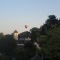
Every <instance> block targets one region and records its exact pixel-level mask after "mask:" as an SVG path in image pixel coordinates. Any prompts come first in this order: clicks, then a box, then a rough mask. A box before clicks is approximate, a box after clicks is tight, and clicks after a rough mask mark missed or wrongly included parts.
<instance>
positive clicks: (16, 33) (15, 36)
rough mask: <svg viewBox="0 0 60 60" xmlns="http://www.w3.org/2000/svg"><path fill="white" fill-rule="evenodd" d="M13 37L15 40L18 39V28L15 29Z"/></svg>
mask: <svg viewBox="0 0 60 60" xmlns="http://www.w3.org/2000/svg"><path fill="white" fill-rule="evenodd" d="M13 38H14V39H15V40H18V31H17V30H15V31H14V32H13Z"/></svg>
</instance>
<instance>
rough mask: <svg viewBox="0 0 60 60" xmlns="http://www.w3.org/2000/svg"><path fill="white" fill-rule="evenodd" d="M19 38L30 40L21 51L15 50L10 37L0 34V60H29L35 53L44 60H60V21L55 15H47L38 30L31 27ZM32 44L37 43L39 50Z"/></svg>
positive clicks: (15, 47)
mask: <svg viewBox="0 0 60 60" xmlns="http://www.w3.org/2000/svg"><path fill="white" fill-rule="evenodd" d="M19 36H20V37H22V38H23V37H30V38H31V41H30V42H28V43H26V44H25V45H24V48H22V50H21V48H17V42H16V41H15V40H14V39H13V36H12V35H4V34H3V33H0V60H5V59H6V60H8V59H10V60H12V57H15V58H16V60H30V58H32V57H33V56H34V55H35V54H36V53H37V54H39V56H41V55H42V56H43V59H44V60H60V19H58V18H57V17H56V16H55V15H49V16H48V19H47V20H46V21H45V23H44V24H43V25H42V26H41V27H40V28H37V27H33V28H31V29H30V31H25V32H22V33H20V34H19ZM33 42H37V43H38V44H39V46H40V47H41V49H40V50H37V49H36V48H35V46H34V45H33ZM36 51H37V52H36ZM2 57H3V58H2Z"/></svg>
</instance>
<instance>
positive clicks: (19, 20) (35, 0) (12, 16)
mask: <svg viewBox="0 0 60 60" xmlns="http://www.w3.org/2000/svg"><path fill="white" fill-rule="evenodd" d="M53 14H54V15H56V16H57V18H59V17H60V0H0V32H3V33H4V34H10V33H12V32H13V31H14V30H17V31H18V32H19V33H21V32H23V31H26V30H30V29H31V28H32V27H38V28H39V27H40V26H41V25H43V24H44V23H45V21H46V19H47V18H48V15H53ZM24 25H28V28H27V29H25V28H24Z"/></svg>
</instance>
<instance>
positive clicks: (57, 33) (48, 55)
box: [39, 15, 60, 60]
mask: <svg viewBox="0 0 60 60" xmlns="http://www.w3.org/2000/svg"><path fill="white" fill-rule="evenodd" d="M58 21H59V20H58V19H56V17H55V16H54V15H50V16H49V19H47V21H46V23H45V24H44V25H43V26H42V28H40V37H39V44H40V46H41V53H42V54H43V56H44V58H45V59H47V60H60V57H59V56H60V25H59V22H58ZM44 30H45V31H44Z"/></svg>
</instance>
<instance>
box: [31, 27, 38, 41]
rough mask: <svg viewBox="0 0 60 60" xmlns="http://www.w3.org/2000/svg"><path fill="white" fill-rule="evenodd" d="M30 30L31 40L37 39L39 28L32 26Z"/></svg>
mask: <svg viewBox="0 0 60 60" xmlns="http://www.w3.org/2000/svg"><path fill="white" fill-rule="evenodd" d="M30 31H31V40H32V42H34V41H37V38H38V36H39V28H36V27H34V28H32V29H30Z"/></svg>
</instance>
